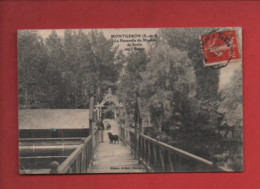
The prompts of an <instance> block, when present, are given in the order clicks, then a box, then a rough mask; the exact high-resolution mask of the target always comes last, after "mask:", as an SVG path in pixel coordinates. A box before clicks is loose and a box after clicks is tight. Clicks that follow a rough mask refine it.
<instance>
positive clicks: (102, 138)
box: [98, 120, 105, 142]
mask: <svg viewBox="0 0 260 189" xmlns="http://www.w3.org/2000/svg"><path fill="white" fill-rule="evenodd" d="M104 129H105V128H104V123H103V120H101V121H100V122H99V128H98V130H99V133H100V139H101V141H100V142H104Z"/></svg>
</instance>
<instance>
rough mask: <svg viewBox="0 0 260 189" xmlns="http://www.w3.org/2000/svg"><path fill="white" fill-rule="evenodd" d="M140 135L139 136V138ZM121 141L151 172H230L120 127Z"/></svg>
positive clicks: (132, 130)
mask: <svg viewBox="0 0 260 189" xmlns="http://www.w3.org/2000/svg"><path fill="white" fill-rule="evenodd" d="M137 135H139V136H137ZM120 138H121V140H122V141H123V142H124V143H125V144H127V145H129V146H130V148H131V151H132V153H134V154H135V157H136V158H137V159H138V160H139V162H140V163H143V164H144V165H145V167H146V169H147V170H148V171H149V172H229V171H232V170H229V169H226V168H223V167H218V166H216V165H215V164H214V163H213V162H211V161H208V160H206V159H203V158H201V157H199V156H196V155H194V154H191V153H189V152H186V151H184V150H181V149H178V148H175V147H173V146H170V145H168V144H165V143H163V142H160V141H158V140H155V139H153V138H151V137H148V136H145V135H143V134H140V133H139V134H136V132H135V130H134V129H132V128H127V127H123V126H121V127H120Z"/></svg>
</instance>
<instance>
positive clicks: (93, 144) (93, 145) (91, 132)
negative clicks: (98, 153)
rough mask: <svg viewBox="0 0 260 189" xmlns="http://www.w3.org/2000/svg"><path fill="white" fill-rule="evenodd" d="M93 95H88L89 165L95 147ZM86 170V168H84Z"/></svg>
mask: <svg viewBox="0 0 260 189" xmlns="http://www.w3.org/2000/svg"><path fill="white" fill-rule="evenodd" d="M93 108H94V97H93V96H92V97H90V101H89V134H90V135H91V160H90V162H91V165H92V163H93V159H94V148H95V138H94V137H95V136H94V127H93V114H94V109H93ZM86 171H87V170H86Z"/></svg>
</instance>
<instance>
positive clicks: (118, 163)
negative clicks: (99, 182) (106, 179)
mask: <svg viewBox="0 0 260 189" xmlns="http://www.w3.org/2000/svg"><path fill="white" fill-rule="evenodd" d="M111 126H112V128H111V130H105V131H104V143H99V145H98V146H97V148H96V150H95V153H94V160H93V165H92V167H91V168H90V169H89V173H144V172H146V169H145V167H144V166H143V165H139V164H138V161H137V160H136V159H134V155H133V154H131V151H130V149H129V148H127V147H126V146H125V145H124V144H123V143H122V142H121V141H120V142H119V143H118V144H110V143H109V138H108V135H107V133H108V132H112V133H113V134H117V124H116V123H115V122H113V123H111Z"/></svg>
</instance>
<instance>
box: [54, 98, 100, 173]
mask: <svg viewBox="0 0 260 189" xmlns="http://www.w3.org/2000/svg"><path fill="white" fill-rule="evenodd" d="M93 105H94V98H93V97H91V98H90V105H89V107H90V108H89V131H90V135H89V136H88V137H87V138H86V139H83V140H82V144H81V145H79V146H78V147H77V148H76V149H75V150H74V151H73V152H72V154H71V155H70V156H69V157H68V158H67V159H66V160H65V161H64V162H62V163H61V164H60V165H59V164H57V162H52V163H51V165H50V167H51V170H50V173H53V174H70V173H87V172H88V169H89V167H90V166H91V164H92V161H93V157H94V150H95V148H96V146H97V144H98V140H99V139H98V138H99V137H98V131H97V129H96V127H95V124H94V123H93V118H94V115H93V108H94V106H93Z"/></svg>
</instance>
